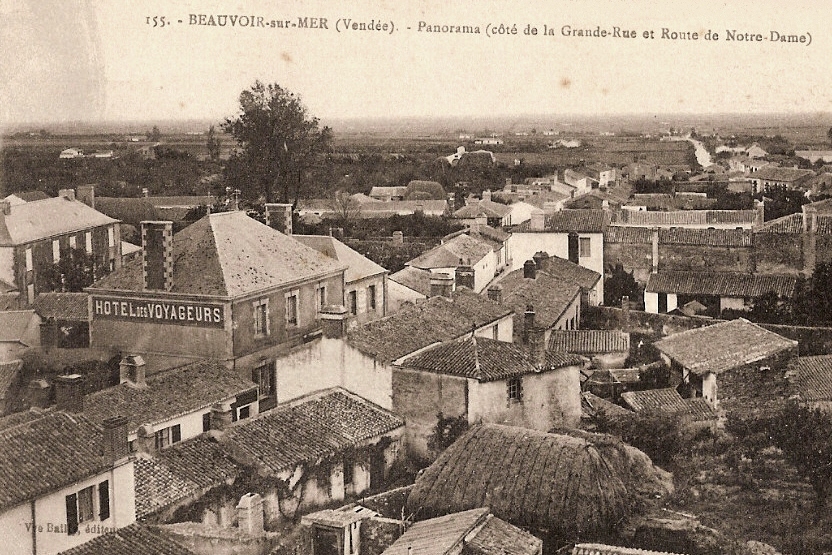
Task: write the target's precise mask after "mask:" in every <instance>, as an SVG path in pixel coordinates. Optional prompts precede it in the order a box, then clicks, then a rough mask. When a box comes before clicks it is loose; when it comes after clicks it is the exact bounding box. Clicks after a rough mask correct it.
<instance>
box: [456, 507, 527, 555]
mask: <svg viewBox="0 0 832 555" xmlns="http://www.w3.org/2000/svg"><path fill="white" fill-rule="evenodd" d="M542 546H543V540H541V539H540V538H536V537H535V536H533V535H531V534H529V533H528V532H526V531H525V530H522V529H520V528H518V527H516V526H513V525H511V524H509V523H508V522H506V521H505V520H502V519H500V518H497V517H496V516H493V515H491V516H489V517H488V520H486V521H485V525H484V526H483V527H482V528H481V529H480V531H479V532H477V534H476V535H475V536H474V537H473V538H471V539H469V540H468V542H467V543H466V544H465V546H464V547H463V549H462V553H463V555H536V554H537V553H539V552H540V550H541V548H542Z"/></svg>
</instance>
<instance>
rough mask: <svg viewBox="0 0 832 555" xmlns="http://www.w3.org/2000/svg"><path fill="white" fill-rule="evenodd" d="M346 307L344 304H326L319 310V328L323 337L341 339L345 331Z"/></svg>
mask: <svg viewBox="0 0 832 555" xmlns="http://www.w3.org/2000/svg"><path fill="white" fill-rule="evenodd" d="M348 316H349V314H348V313H347V308H346V307H345V306H344V305H341V304H338V305H328V306H325V307H324V308H323V310H321V328H322V331H323V334H324V337H327V338H330V339H341V338H343V337H344V335H346V333H347V318H348Z"/></svg>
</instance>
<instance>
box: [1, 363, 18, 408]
mask: <svg viewBox="0 0 832 555" xmlns="http://www.w3.org/2000/svg"><path fill="white" fill-rule="evenodd" d="M22 368H23V361H22V360H20V359H18V360H9V361H6V362H0V399H5V398H6V395H7V394H8V392H9V388H10V387H11V386H12V384H14V383H15V382H16V381H17V376H18V374H19V373H20V370H21V369H22Z"/></svg>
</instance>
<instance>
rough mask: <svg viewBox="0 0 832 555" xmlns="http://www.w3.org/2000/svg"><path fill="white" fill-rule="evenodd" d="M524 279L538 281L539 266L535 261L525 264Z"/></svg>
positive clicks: (528, 261) (527, 261)
mask: <svg viewBox="0 0 832 555" xmlns="http://www.w3.org/2000/svg"><path fill="white" fill-rule="evenodd" d="M523 277H524V278H526V279H537V264H535V262H534V260H526V261H525V262H523Z"/></svg>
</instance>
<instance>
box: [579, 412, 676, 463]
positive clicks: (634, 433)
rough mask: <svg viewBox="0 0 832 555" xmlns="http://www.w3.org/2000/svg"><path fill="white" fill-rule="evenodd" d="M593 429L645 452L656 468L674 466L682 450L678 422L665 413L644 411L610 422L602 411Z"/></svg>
mask: <svg viewBox="0 0 832 555" xmlns="http://www.w3.org/2000/svg"><path fill="white" fill-rule="evenodd" d="M595 425H596V429H597V430H598V432H600V433H605V434H612V435H615V436H618V437H619V438H621V440H622V441H623V442H624V443H628V444H630V445H632V446H633V447H636V448H638V449H640V450H642V451H644V452H645V453H646V454H647V456H648V457H650V459H651V460H652V461H653V462H654V463H656V464H658V465H659V466H665V465H667V464H668V463H671V462H673V459H675V458H676V457H677V456H678V455H679V454H680V453H681V452H682V449H683V447H684V446H685V441H684V437H683V433H682V425H681V424H680V422H679V418H678V417H676V416H673V415H669V414H667V413H661V412H650V411H644V412H639V413H635V414H632V415H629V416H626V417H615V418H611V417H609V416H607V415H606V414H605V413H604V412H603V411H601V412H600V413H599V414H598V415H597V416H596V417H595Z"/></svg>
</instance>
